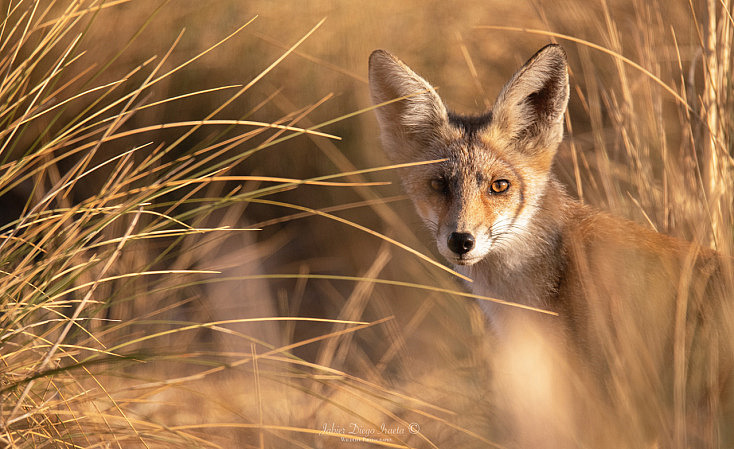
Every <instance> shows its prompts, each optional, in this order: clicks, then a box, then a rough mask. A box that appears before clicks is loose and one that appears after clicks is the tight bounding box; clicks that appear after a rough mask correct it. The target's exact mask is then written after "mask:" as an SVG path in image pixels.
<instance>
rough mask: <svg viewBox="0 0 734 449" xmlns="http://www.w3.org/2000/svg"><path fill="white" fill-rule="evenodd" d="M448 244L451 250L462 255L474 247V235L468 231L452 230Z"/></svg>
mask: <svg viewBox="0 0 734 449" xmlns="http://www.w3.org/2000/svg"><path fill="white" fill-rule="evenodd" d="M448 244H449V249H450V250H451V251H453V252H455V253H456V254H458V255H460V256H461V255H462V254H466V253H468V252H469V251H471V250H472V248H474V236H473V235H471V234H469V233H468V232H452V233H451V235H449V241H448Z"/></svg>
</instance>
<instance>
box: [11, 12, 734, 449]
mask: <svg viewBox="0 0 734 449" xmlns="http://www.w3.org/2000/svg"><path fill="white" fill-rule="evenodd" d="M203 5H204V3H202V2H196V1H193V0H178V1H174V2H160V3H153V2H143V1H140V0H137V1H135V0H130V1H124V0H123V1H114V2H113V1H107V2H98V1H94V0H90V1H85V2H58V1H40V0H10V1H7V2H2V9H3V16H2V18H3V21H2V23H0V124H1V125H2V126H0V201H2V206H1V207H2V212H0V218H1V220H0V226H2V228H0V232H1V233H2V234H0V238H1V239H0V270H2V276H0V284H2V285H1V286H0V291H2V299H1V300H0V305H1V307H2V311H1V314H0V358H1V360H0V363H1V365H0V366H1V367H2V368H1V370H0V372H2V376H1V377H0V395H1V397H0V427H1V431H0V442H2V443H1V444H4V445H7V446H8V447H19V448H20V447H124V448H127V447H199V446H202V447H266V448H273V447H343V446H345V445H347V444H348V446H349V447H373V446H386V447H499V445H498V442H499V441H500V439H501V438H502V437H503V435H502V428H501V426H500V424H499V423H501V419H500V418H501V417H499V416H496V415H495V414H494V413H495V412H494V409H493V405H492V394H491V392H489V391H487V388H486V385H487V384H488V382H487V379H488V378H489V376H490V375H491V373H490V372H489V370H488V368H487V366H486V363H487V362H486V359H487V357H486V355H487V353H489V352H491V345H492V342H491V337H490V336H489V335H487V334H486V331H485V329H484V324H483V321H482V318H481V316H480V314H479V312H478V310H477V309H476V307H475V306H474V305H473V304H472V303H471V302H470V301H468V300H467V299H466V298H464V297H462V296H461V295H460V294H452V293H451V292H456V291H461V290H462V288H461V286H460V284H459V283H458V282H457V279H456V278H455V277H454V276H453V275H452V274H450V273H448V272H447V271H446V270H444V269H443V268H441V267H437V266H436V265H435V264H434V263H432V262H431V261H430V260H427V258H426V257H421V256H417V255H416V252H418V253H420V254H423V255H429V257H430V258H431V259H434V260H438V259H437V258H436V257H434V256H430V255H431V254H432V251H433V248H432V246H433V245H432V242H430V241H429V240H428V238H427V234H426V233H425V232H424V231H423V230H422V229H421V228H420V226H418V225H417V223H418V220H417V218H415V216H414V215H413V214H412V211H410V208H409V206H408V202H407V201H406V199H405V198H404V197H403V196H402V193H401V191H400V189H399V186H398V185H392V186H389V187H385V186H382V181H385V180H392V181H397V178H396V177H395V175H394V174H392V173H385V172H384V171H380V170H368V171H360V170H359V169H360V168H363V167H381V166H382V165H384V161H385V160H384V158H383V157H382V154H381V150H380V149H379V143H378V141H377V138H376V130H377V125H376V123H375V121H374V118H373V117H372V114H371V113H370V111H365V110H366V109H368V108H369V100H368V98H367V91H368V89H367V86H366V80H365V73H366V61H367V56H368V54H369V52H370V51H371V50H372V49H374V48H387V49H389V50H391V51H392V52H394V53H395V54H396V55H399V56H400V57H401V58H402V59H404V60H405V61H406V62H408V63H409V64H410V65H411V66H413V67H414V68H415V69H416V70H418V71H419V72H420V73H423V74H425V75H426V76H427V77H428V79H429V80H431V81H432V82H433V83H434V84H435V85H437V86H439V88H440V92H441V94H442V96H443V97H444V98H447V99H449V102H450V106H452V107H454V108H455V109H458V110H460V111H464V112H469V111H479V110H481V109H483V108H485V107H486V106H487V105H488V104H489V103H488V102H491V101H492V100H493V98H494V96H495V95H496V93H497V90H498V89H499V88H500V86H501V85H502V83H503V82H504V80H505V79H507V77H508V76H509V75H510V74H511V73H513V72H514V70H515V69H516V68H517V66H518V64H520V63H521V62H522V61H523V60H524V59H525V58H526V57H527V56H529V55H530V54H532V53H533V52H534V51H535V50H536V49H537V48H539V47H540V46H541V45H543V44H544V43H546V42H548V41H549V40H557V41H558V42H559V43H561V44H563V45H564V47H565V48H566V50H567V52H568V53H569V56H570V66H571V68H572V71H573V72H572V76H571V81H572V85H573V86H574V91H573V92H572V98H571V106H570V112H569V115H568V122H567V123H568V137H567V139H566V141H565V143H564V144H563V146H562V148H561V151H560V155H559V160H558V161H557V164H556V171H557V172H558V173H559V174H560V175H561V177H562V178H563V179H564V181H565V182H566V183H567V184H568V187H569V189H570V190H571V191H573V192H576V193H577V194H578V196H579V197H581V198H582V199H583V200H584V201H586V202H588V203H591V204H594V205H596V206H598V207H600V208H603V209H606V210H610V211H612V212H614V213H616V214H619V215H623V216H627V217H629V218H632V219H635V220H637V221H638V222H640V223H643V224H647V225H649V226H651V227H654V228H656V229H658V230H660V231H662V232H666V233H670V234H673V235H676V236H680V237H683V238H686V239H688V240H698V241H701V242H704V243H705V244H707V245H710V246H712V247H715V248H716V249H717V250H719V251H721V252H722V253H725V254H732V249H733V248H732V247H733V246H734V245H733V243H732V223H734V216H733V214H734V211H733V210H732V205H733V204H734V197H733V195H734V189H732V188H731V186H732V185H734V175H733V174H732V148H734V144H732V140H731V139H732V135H733V130H734V124H733V123H732V116H733V114H732V102H733V101H734V98H732V96H731V85H730V84H729V83H730V81H729V80H730V79H731V71H732V58H731V53H730V51H731V46H732V42H731V41H732V37H733V34H734V33H733V32H732V30H733V29H734V28H733V27H734V22H733V21H732V18H731V11H732V9H731V5H730V4H729V3H727V2H726V0H724V1H722V2H718V1H709V2H707V3H704V2H698V3H694V4H693V5H692V7H691V6H689V4H688V3H687V2H683V1H676V2H674V3H672V4H669V3H663V2H660V3H658V2H653V3H647V2H641V1H635V0H630V1H625V2H612V3H609V4H607V2H605V1H604V0H601V1H599V2H595V3H591V4H589V3H588V2H580V1H577V0H567V1H564V2H562V3H561V4H555V5H554V7H553V8H548V7H545V6H544V5H542V4H540V3H538V4H535V3H532V2H530V3H527V4H525V3H523V4H517V2H504V1H501V0H496V1H491V2H484V1H478V0H477V1H470V2H464V3H463V4H462V6H461V7H457V6H456V5H452V4H449V3H447V2H430V3H429V4H426V3H425V2H398V3H396V4H395V5H391V6H387V5H384V4H378V3H376V2H361V1H360V2H357V1H355V2H336V1H334V2H331V1H327V0H319V1H315V2H311V3H309V7H308V8H307V9H304V6H303V5H302V3H296V2H290V1H285V2H277V3H274V2H268V1H253V2H236V1H231V0H217V1H214V2H206V5H205V6H203ZM722 5H725V7H724V6H722ZM691 8H693V9H691ZM256 16H257V17H256ZM324 17H327V19H326V21H325V22H324V23H322V22H321V20H322V18H324ZM184 28H185V31H183V30H184ZM356 112H359V113H356ZM353 113H354V114H353ZM396 184H397V183H396ZM256 229H258V230H256ZM528 313H533V312H528ZM278 317H280V318H278ZM282 317H289V318H282ZM307 318H308V319H307ZM640 418H642V417H640ZM631 419H634V417H632V418H631ZM350 431H352V432H354V433H355V434H353V435H350ZM345 434H346V435H345ZM352 437H368V438H370V441H368V442H361V443H360V442H356V441H350V442H349V443H346V442H345V441H344V440H343V439H344V438H347V439H350V438H352Z"/></svg>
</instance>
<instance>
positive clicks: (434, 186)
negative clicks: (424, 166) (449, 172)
mask: <svg viewBox="0 0 734 449" xmlns="http://www.w3.org/2000/svg"><path fill="white" fill-rule="evenodd" d="M430 185H431V190H433V191H434V192H438V193H446V180H445V179H443V178H433V179H431V182H430Z"/></svg>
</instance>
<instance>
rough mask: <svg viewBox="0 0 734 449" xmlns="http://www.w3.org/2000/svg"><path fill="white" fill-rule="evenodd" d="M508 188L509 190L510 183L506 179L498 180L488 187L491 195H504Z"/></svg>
mask: <svg viewBox="0 0 734 449" xmlns="http://www.w3.org/2000/svg"><path fill="white" fill-rule="evenodd" d="M509 188H510V181H508V180H506V179H498V180H496V181H493V182H492V185H491V186H489V190H490V192H491V193H504V192H506V191H507V189H509Z"/></svg>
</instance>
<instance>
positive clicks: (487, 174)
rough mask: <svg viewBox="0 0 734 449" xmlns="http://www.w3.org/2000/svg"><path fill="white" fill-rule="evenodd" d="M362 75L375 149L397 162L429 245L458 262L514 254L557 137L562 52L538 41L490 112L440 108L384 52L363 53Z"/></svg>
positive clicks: (545, 179) (564, 94)
mask: <svg viewBox="0 0 734 449" xmlns="http://www.w3.org/2000/svg"><path fill="white" fill-rule="evenodd" d="M369 81H370V91H371V96H372V101H373V102H374V103H375V104H382V103H385V102H389V101H390V100H395V99H397V98H402V99H401V100H398V101H394V102H391V103H388V104H385V105H383V106H380V107H378V108H377V109H376V112H377V118H378V122H379V124H380V130H381V137H382V143H383V147H384V149H385V152H386V153H387V155H388V157H389V158H390V159H391V160H392V161H393V162H395V163H407V162H419V161H428V160H437V159H444V161H442V162H438V163H434V164H426V165H417V166H413V167H409V168H406V169H404V170H405V172H404V173H403V174H402V178H403V184H404V187H405V189H406V191H407V192H408V194H409V195H410V197H411V198H412V200H413V203H414V204H415V207H416V209H417V211H418V214H419V215H420V216H421V217H422V219H423V220H424V222H425V223H426V224H427V226H428V227H429V228H430V229H432V230H433V231H434V232H435V236H436V241H437V244H438V249H439V251H440V252H441V254H442V255H443V256H444V257H446V259H447V260H448V261H450V262H452V263H455V264H458V265H472V264H474V263H476V262H478V261H480V260H482V259H485V258H486V257H487V256H488V255H490V254H499V253H501V252H508V251H509V252H512V251H518V250H519V249H520V248H521V246H522V245H523V244H525V243H526V242H528V241H530V240H532V236H531V235H530V234H531V233H532V227H531V226H530V224H531V222H532V220H533V217H534V216H535V214H536V212H537V211H538V209H539V207H540V199H541V198H542V197H543V195H544V193H545V191H546V188H547V186H548V184H549V180H550V179H551V172H550V170H551V165H552V162H553V157H554V155H555V153H556V150H557V148H558V145H559V143H560V142H561V140H562V138H563V114H564V112H565V110H566V105H567V103H568V96H569V87H568V72H567V65H566V54H565V52H564V51H563V49H562V48H561V47H559V46H557V45H548V46H546V47H544V48H542V49H541V50H540V51H538V52H537V53H536V54H535V55H534V56H533V57H532V58H530V60H528V61H527V62H526V63H525V64H524V65H523V66H522V67H521V68H520V69H519V70H518V71H517V72H516V73H515V74H514V75H513V76H512V78H511V79H510V80H509V81H508V82H507V84H506V85H505V86H504V88H503V89H502V91H501V92H500V94H499V97H498V98H497V100H496V102H495V104H494V106H493V107H492V109H491V110H490V111H488V112H486V113H484V114H482V115H478V116H464V115H459V114H455V113H452V112H450V111H449V110H448V109H447V108H446V106H445V105H444V103H443V101H442V100H441V98H440V97H439V96H438V94H437V93H436V91H435V89H434V88H433V87H432V86H431V85H430V84H429V83H428V82H426V81H425V80H424V79H423V78H421V77H420V76H418V75H417V74H416V73H415V72H413V71H412V70H411V69H410V68H409V67H408V66H407V65H405V64H404V63H403V62H402V61H400V60H399V59H397V58H395V57H394V56H392V55H391V54H390V53H388V52H386V51H384V50H376V51H374V52H373V53H372V55H371V56H370V62H369Z"/></svg>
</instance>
